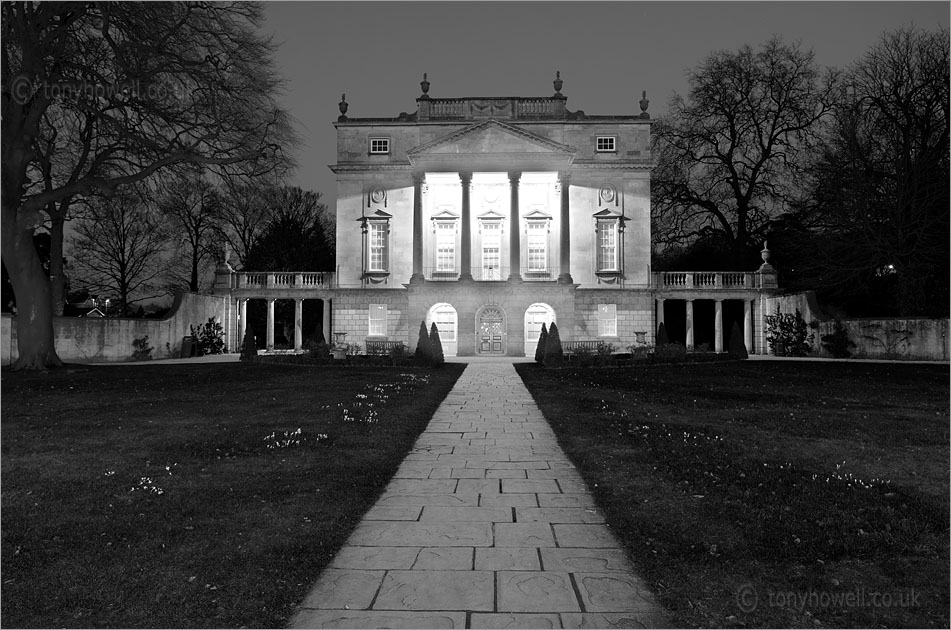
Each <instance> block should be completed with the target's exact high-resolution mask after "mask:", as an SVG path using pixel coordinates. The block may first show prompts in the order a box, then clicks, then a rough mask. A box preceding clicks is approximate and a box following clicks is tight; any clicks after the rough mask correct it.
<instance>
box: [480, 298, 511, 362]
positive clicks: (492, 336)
mask: <svg viewBox="0 0 951 630" xmlns="http://www.w3.org/2000/svg"><path fill="white" fill-rule="evenodd" d="M477 327H478V331H477V332H478V336H479V339H478V352H479V354H505V312H504V311H502V309H501V308H499V307H498V306H486V307H483V309H482V310H481V311H480V312H479V317H478V320H477Z"/></svg>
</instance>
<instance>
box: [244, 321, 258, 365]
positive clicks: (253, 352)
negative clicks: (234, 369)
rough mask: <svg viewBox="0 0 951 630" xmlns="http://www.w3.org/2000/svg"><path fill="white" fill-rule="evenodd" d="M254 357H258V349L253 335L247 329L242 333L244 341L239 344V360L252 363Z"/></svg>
mask: <svg viewBox="0 0 951 630" xmlns="http://www.w3.org/2000/svg"><path fill="white" fill-rule="evenodd" d="M256 356H258V347H257V344H255V343H254V333H253V332H251V329H250V328H248V329H247V330H246V331H245V332H244V341H243V342H242V344H241V360H242V361H253V360H254V357H256Z"/></svg>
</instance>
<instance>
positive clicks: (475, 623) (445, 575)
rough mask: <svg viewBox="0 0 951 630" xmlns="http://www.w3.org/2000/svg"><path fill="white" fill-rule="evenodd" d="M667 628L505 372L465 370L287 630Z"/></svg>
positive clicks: (495, 366) (506, 363)
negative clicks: (316, 629)
mask: <svg viewBox="0 0 951 630" xmlns="http://www.w3.org/2000/svg"><path fill="white" fill-rule="evenodd" d="M666 625H668V622H667V617H666V615H665V614H664V611H663V609H662V608H661V607H660V606H659V605H658V603H657V601H656V598H655V597H654V595H653V594H652V593H651V591H650V590H649V588H648V587H647V585H646V583H645V582H644V581H643V580H641V579H640V578H639V577H638V576H637V575H636V574H635V573H634V571H633V567H632V565H631V563H630V562H629V560H628V558H627V556H626V552H625V551H624V550H623V549H622V548H621V547H620V544H619V543H618V541H617V540H616V538H615V537H614V535H613V534H612V532H611V530H610V529H609V528H608V527H607V526H606V524H605V522H604V518H603V515H602V514H601V513H600V512H599V511H598V510H597V508H596V506H595V503H594V499H593V497H592V496H591V494H590V493H589V492H588V489H587V488H586V487H585V484H584V483H583V481H582V479H581V476H580V475H579V474H578V471H577V470H576V469H575V467H574V466H573V465H572V464H571V462H570V461H569V460H568V459H567V457H566V456H565V454H564V452H563V451H562V450H561V448H560V447H559V446H558V443H557V441H556V439H555V436H554V433H553V432H552V430H551V428H550V427H549V426H548V424H547V422H546V421H545V419H544V416H542V414H541V411H540V410H539V409H538V407H537V406H536V405H535V403H534V401H533V400H532V399H531V396H530V395H529V394H528V392H527V390H526V389H525V387H524V385H523V384H522V383H521V380H520V379H519V378H518V376H517V374H516V373H515V371H514V369H513V368H512V365H511V361H510V360H498V361H493V362H482V361H480V362H475V363H471V364H470V365H469V366H467V368H466V370H465V372H464V373H463V374H462V376H461V377H460V378H459V380H458V381H457V383H456V386H455V387H454V388H453V391H452V392H450V394H449V396H447V397H446V399H445V400H444V401H443V403H442V404H441V405H440V407H439V409H438V410H437V412H436V414H435V415H434V417H433V419H432V420H431V422H430V424H429V426H428V427H427V429H426V431H424V432H423V433H422V434H421V435H420V437H419V439H418V440H417V442H416V444H415V445H414V446H413V449H412V451H411V452H410V453H409V455H408V456H407V457H406V459H405V461H404V462H403V464H402V465H401V466H400V468H399V471H398V472H397V473H396V475H395V476H394V478H393V479H392V480H391V481H390V483H389V484H388V485H387V487H386V488H385V490H384V492H383V493H382V494H381V496H380V497H379V499H378V500H377V502H376V504H375V505H374V506H373V507H372V508H371V509H370V510H369V511H368V512H367V514H366V515H365V517H364V519H363V520H362V521H361V522H360V524H359V525H358V526H357V528H356V529H355V530H354V531H353V533H352V534H351V535H350V538H349V539H348V540H347V543H346V544H345V545H344V546H343V547H342V548H341V550H340V551H339V552H338V554H337V555H336V556H335V557H334V558H333V559H332V561H331V563H330V565H329V566H328V567H327V569H325V570H324V571H323V573H322V574H321V575H320V576H319V577H318V579H317V582H316V583H315V585H314V586H313V587H312V589H311V591H310V592H309V593H308V595H307V596H306V598H305V599H304V601H303V602H302V603H301V606H300V608H299V610H298V612H297V614H296V615H295V616H294V618H293V619H292V621H291V627H297V628H303V627H310V628H465V627H470V628H596V627H601V628H640V627H651V626H661V627H666Z"/></svg>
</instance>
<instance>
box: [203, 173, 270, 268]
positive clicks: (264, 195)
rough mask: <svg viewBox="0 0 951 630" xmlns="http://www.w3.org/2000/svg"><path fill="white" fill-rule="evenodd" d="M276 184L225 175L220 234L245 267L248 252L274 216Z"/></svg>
mask: <svg viewBox="0 0 951 630" xmlns="http://www.w3.org/2000/svg"><path fill="white" fill-rule="evenodd" d="M272 197H273V185H271V184H262V183H252V182H250V181H248V179H247V178H244V177H226V178H224V180H223V183H222V199H221V204H220V206H219V208H218V216H217V221H218V224H217V228H216V231H217V233H218V237H219V239H220V240H221V241H223V242H225V243H227V244H228V245H229V246H230V248H231V251H232V252H234V254H235V256H237V258H238V266H239V267H240V268H242V269H244V268H246V267H247V265H246V264H245V263H246V261H247V259H248V254H249V252H251V250H252V249H254V247H255V245H256V244H257V242H258V239H259V238H260V237H261V234H263V233H264V230H265V229H266V228H267V225H268V223H269V222H270V219H271V211H272V206H271V204H270V199H271V198H272Z"/></svg>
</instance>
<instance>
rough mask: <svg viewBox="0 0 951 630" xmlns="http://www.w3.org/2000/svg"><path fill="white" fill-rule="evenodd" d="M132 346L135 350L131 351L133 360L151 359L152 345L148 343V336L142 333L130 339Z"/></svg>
mask: <svg viewBox="0 0 951 630" xmlns="http://www.w3.org/2000/svg"><path fill="white" fill-rule="evenodd" d="M132 347H133V348H135V350H134V351H133V352H132V360H133V361H151V360H152V350H154V349H155V348H153V347H152V346H150V345H149V336H148V335H144V336H142V337H138V338H136V339H133V340H132Z"/></svg>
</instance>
